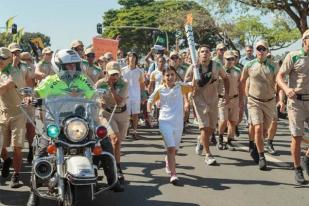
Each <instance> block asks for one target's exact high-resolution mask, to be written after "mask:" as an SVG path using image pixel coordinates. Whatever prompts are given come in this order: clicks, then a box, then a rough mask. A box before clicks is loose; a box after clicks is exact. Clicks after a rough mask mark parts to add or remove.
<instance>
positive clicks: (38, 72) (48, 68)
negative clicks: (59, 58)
mask: <svg viewBox="0 0 309 206" xmlns="http://www.w3.org/2000/svg"><path fill="white" fill-rule="evenodd" d="M42 55H43V56H42V59H41V61H40V62H39V63H38V64H37V65H36V68H35V76H36V79H37V80H39V81H41V80H42V79H44V78H45V77H47V76H49V75H53V74H54V70H53V69H52V63H51V59H52V57H53V51H52V50H51V48H49V47H46V48H44V49H43V50H42Z"/></svg>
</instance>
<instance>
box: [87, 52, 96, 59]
mask: <svg viewBox="0 0 309 206" xmlns="http://www.w3.org/2000/svg"><path fill="white" fill-rule="evenodd" d="M86 56H87V57H89V58H94V57H95V54H92V53H91V54H87V55H86Z"/></svg>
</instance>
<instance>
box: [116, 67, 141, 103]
mask: <svg viewBox="0 0 309 206" xmlns="http://www.w3.org/2000/svg"><path fill="white" fill-rule="evenodd" d="M121 73H122V76H123V78H124V79H125V80H126V81H127V82H128V90H129V92H128V96H129V98H128V101H140V100H141V87H140V82H141V81H142V80H143V78H144V77H143V74H144V71H143V69H140V68H134V69H130V68H129V67H128V66H126V67H124V68H122V70H121Z"/></svg>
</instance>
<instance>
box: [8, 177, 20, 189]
mask: <svg viewBox="0 0 309 206" xmlns="http://www.w3.org/2000/svg"><path fill="white" fill-rule="evenodd" d="M10 187H11V188H18V187H20V183H19V174H13V175H12V179H11V185H10Z"/></svg>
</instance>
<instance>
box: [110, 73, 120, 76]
mask: <svg viewBox="0 0 309 206" xmlns="http://www.w3.org/2000/svg"><path fill="white" fill-rule="evenodd" d="M118 75H119V74H118V73H114V74H111V75H110V76H111V77H117V76H118Z"/></svg>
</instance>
